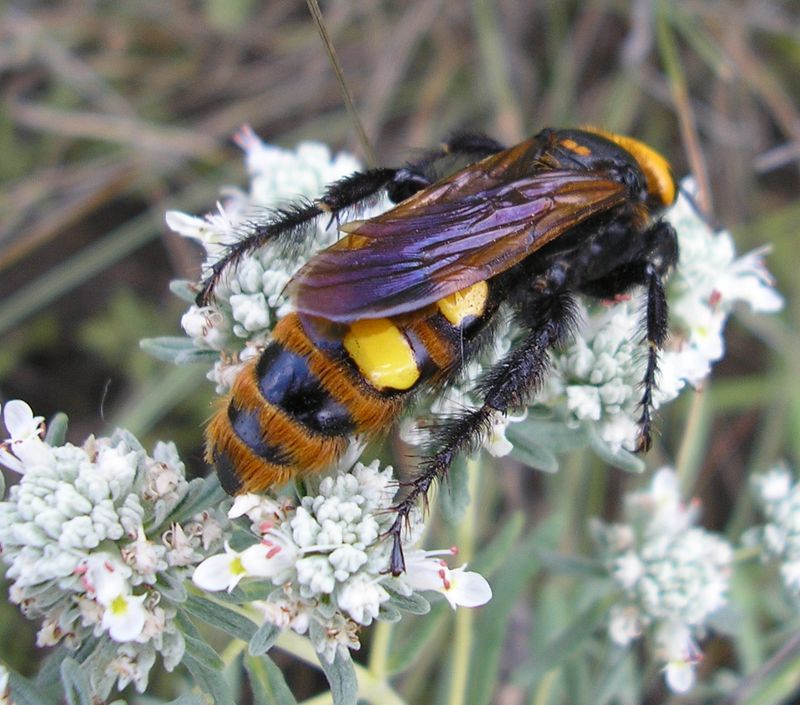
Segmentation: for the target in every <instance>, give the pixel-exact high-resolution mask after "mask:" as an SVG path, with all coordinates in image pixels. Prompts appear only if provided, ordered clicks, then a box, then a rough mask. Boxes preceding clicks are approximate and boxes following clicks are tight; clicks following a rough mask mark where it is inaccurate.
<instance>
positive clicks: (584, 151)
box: [559, 138, 592, 157]
mask: <svg viewBox="0 0 800 705" xmlns="http://www.w3.org/2000/svg"><path fill="white" fill-rule="evenodd" d="M559 144H560V145H561V146H562V147H563V148H564V149H568V150H569V151H570V152H575V154H578V155H580V156H581V157H588V156H589V155H590V154H591V153H592V150H591V149H589V148H588V147H587V146H586V145H585V144H578V143H577V142H576V141H575V140H572V139H569V138H566V139H563V140H561V141H560V142H559Z"/></svg>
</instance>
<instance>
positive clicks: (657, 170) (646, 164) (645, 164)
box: [583, 127, 678, 206]
mask: <svg viewBox="0 0 800 705" xmlns="http://www.w3.org/2000/svg"><path fill="white" fill-rule="evenodd" d="M583 129H585V130H586V131H587V132H594V133H595V134H596V135H600V136H602V137H605V138H606V139H607V140H611V141H612V142H614V143H615V144H618V145H619V146H620V147H622V148H623V149H626V150H627V151H628V152H630V153H631V154H632V155H633V157H634V159H636V163H637V164H638V165H639V168H640V169H641V170H642V172H643V173H644V177H645V179H647V192H648V193H649V194H650V195H651V196H653V197H655V198H658V200H660V201H661V204H662V205H663V206H671V205H672V204H673V203H675V198H676V197H677V195H678V189H677V186H676V184H675V177H674V176H673V175H672V168H671V167H670V165H669V162H668V161H667V160H666V159H664V157H663V156H661V155H660V154H659V153H658V152H656V150H655V149H653V148H652V147H648V146H647V145H646V144H645V143H644V142H640V141H639V140H637V139H634V138H633V137H625V136H624V135H617V134H614V133H613V132H606V131H605V130H600V129H598V128H596V127H585V128H583Z"/></svg>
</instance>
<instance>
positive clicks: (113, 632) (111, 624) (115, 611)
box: [102, 595, 147, 642]
mask: <svg viewBox="0 0 800 705" xmlns="http://www.w3.org/2000/svg"><path fill="white" fill-rule="evenodd" d="M145 598H146V595H118V596H117V597H116V598H114V599H113V600H112V601H111V602H110V603H109V604H108V605H107V606H106V610H105V612H104V613H103V621H102V626H103V629H107V630H108V633H109V636H110V637H111V638H112V639H113V640H114V641H119V642H125V641H133V640H134V639H136V638H137V637H138V636H139V635H140V634H141V633H142V630H143V629H144V625H145V621H146V619H147V611H146V610H145V608H144V605H143V602H144V600H145Z"/></svg>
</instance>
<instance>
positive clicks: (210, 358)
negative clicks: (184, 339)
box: [174, 348, 219, 365]
mask: <svg viewBox="0 0 800 705" xmlns="http://www.w3.org/2000/svg"><path fill="white" fill-rule="evenodd" d="M217 360H219V353H218V352H217V351H216V350H204V349H203V348H192V349H191V350H184V351H183V352H180V353H178V354H177V355H175V360H174V362H175V364H176V365H191V364H194V363H198V364H202V365H213V364H214V362H216V361H217Z"/></svg>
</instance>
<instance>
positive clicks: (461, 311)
mask: <svg viewBox="0 0 800 705" xmlns="http://www.w3.org/2000/svg"><path fill="white" fill-rule="evenodd" d="M488 297H489V285H488V284H487V283H486V282H485V281H481V282H478V283H477V284H473V285H472V286H468V287H467V288H465V289H460V290H459V291H457V292H455V293H454V294H450V296H445V297H444V298H443V299H439V301H438V302H437V305H438V306H439V310H440V311H441V312H442V315H443V316H444V317H445V318H446V319H447V320H448V321H450V323H452V324H453V325H454V326H460V325H461V323H462V322H463V321H464V319H465V318H468V317H470V316H480V315H481V314H482V313H483V310H484V309H485V308H486V299H487V298H488Z"/></svg>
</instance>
